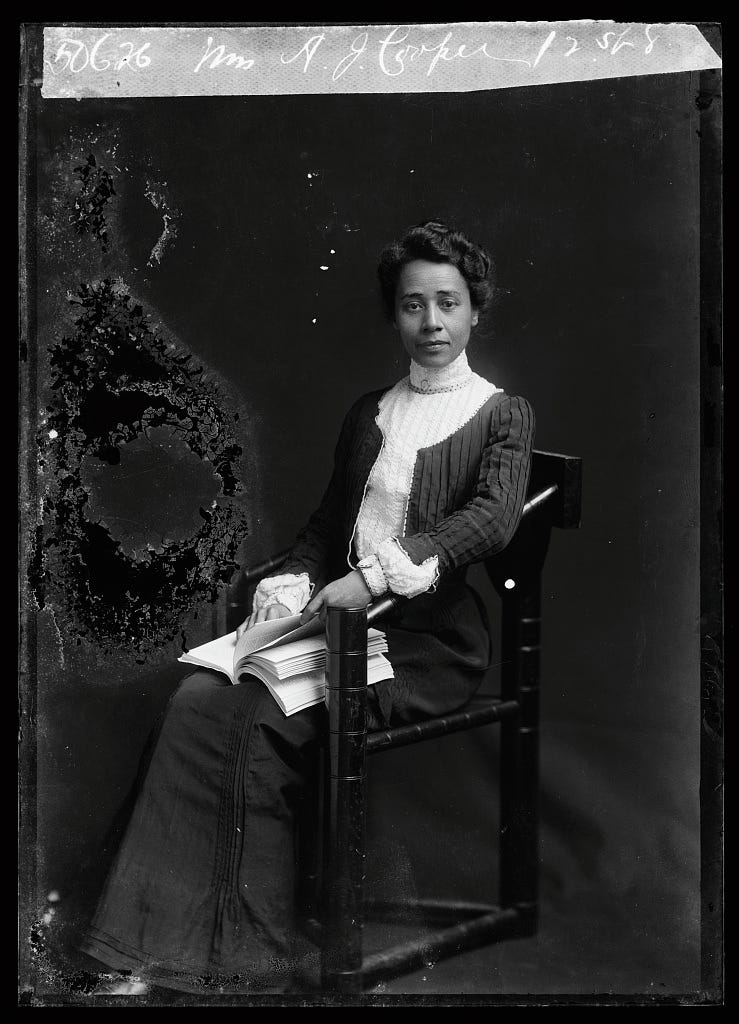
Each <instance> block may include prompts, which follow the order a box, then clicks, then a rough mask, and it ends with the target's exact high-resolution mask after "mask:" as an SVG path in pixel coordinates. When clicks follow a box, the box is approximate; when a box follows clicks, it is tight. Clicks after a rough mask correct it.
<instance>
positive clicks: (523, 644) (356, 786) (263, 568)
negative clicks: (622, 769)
mask: <svg viewBox="0 0 739 1024" xmlns="http://www.w3.org/2000/svg"><path fill="white" fill-rule="evenodd" d="M580 504H581V461H580V459H579V458H575V457H572V456H568V455H556V454H552V453H549V452H540V451H536V452H534V455H533V460H532V470H531V479H530V483H529V491H528V496H527V502H526V505H525V507H524V512H523V517H522V519H521V522H520V524H519V527H518V529H517V531H516V534H515V536H514V538H513V540H512V541H511V543H510V544H509V545H508V547H507V548H505V550H504V551H503V552H501V554H499V555H497V556H495V557H494V558H491V559H489V560H488V561H487V562H486V563H485V568H486V570H487V573H488V575H489V577H490V579H491V581H492V584H493V586H494V587H495V589H496V591H497V592H498V594H499V595H500V597H501V601H502V620H501V633H502V637H501V646H500V651H501V659H502V666H501V692H500V694H499V695H496V696H480V697H475V698H473V699H472V700H471V701H470V702H469V703H468V704H467V705H465V707H464V708H462V709H461V710H460V711H456V712H454V713H453V714H449V715H445V716H443V717H439V718H432V719H429V720H427V721H423V722H420V723H418V724H414V725H404V726H401V727H399V728H395V729H389V730H387V731H384V732H371V733H368V732H367V724H366V702H367V687H366V683H367V662H366V659H367V626H368V625H369V624H371V623H373V622H376V621H377V620H378V619H381V617H382V616H383V615H385V614H387V612H388V611H389V610H391V609H392V608H393V607H396V606H397V605H398V604H399V602H400V601H402V600H403V599H401V598H397V597H383V598H380V599H378V600H376V601H375V602H374V603H373V604H372V605H370V607H369V608H368V609H367V608H335V607H333V608H329V609H328V614H327V623H326V636H327V650H328V655H327V667H326V682H327V691H328V701H327V705H328V711H327V717H328V734H327V743H326V744H325V747H324V752H323V756H324V764H323V770H324V785H323V786H322V787H317V789H316V801H317V802H316V803H315V804H311V806H310V807H307V808H306V811H307V816H308V819H309V820H310V821H311V822H312V828H311V830H310V831H311V834H314V833H315V832H316V830H315V822H316V821H319V820H323V824H324V828H323V835H322V836H320V837H315V836H314V838H317V839H320V840H321V841H320V842H313V843H309V844H308V855H307V857H306V858H305V861H306V863H305V864H304V874H303V878H302V885H301V893H300V897H301V902H302V905H303V907H304V910H305V912H306V926H307V927H308V929H309V930H310V931H311V933H312V934H313V936H314V938H315V939H316V941H317V942H318V943H319V944H320V947H321V951H322V952H321V982H322V988H324V989H325V990H328V991H334V992H344V993H357V992H361V991H362V990H363V989H365V988H367V987H370V986H372V985H374V984H376V983H377V982H378V981H379V980H381V979H382V978H387V977H393V976H396V975H399V974H403V973H406V972H408V971H411V970H414V969H416V968H419V967H421V966H423V964H424V963H426V962H427V961H428V960H429V959H430V958H431V959H434V960H440V959H442V958H444V957H448V956H452V955H454V954H455V953H458V952H460V951H462V950H463V949H469V948H473V947H475V946H481V945H486V944H488V943H491V942H495V941H498V940H500V939H505V938H514V937H524V936H530V935H533V934H535V932H536V930H537V925H538V814H537V811H538V806H537V805H538V799H537V798H538V776H539V675H540V671H539V652H540V638H541V575H542V569H543V566H544V560H545V558H546V553H547V548H548V545H549V537H550V533H551V530H552V527H558V528H560V529H576V528H577V527H578V526H579V524H580ZM286 555H287V552H286V551H285V552H280V554H278V555H276V556H275V557H273V558H270V559H267V560H266V561H264V562H262V563H260V564H259V565H257V566H254V567H253V568H252V569H250V570H247V571H246V574H245V578H246V581H247V582H248V583H249V584H255V583H256V582H257V581H258V580H259V579H261V578H262V577H264V576H266V575H269V574H270V573H272V572H274V571H276V570H277V569H279V567H280V565H281V564H282V562H283V561H284V560H285V557H286ZM491 722H498V723H500V726H501V745H500V848H499V856H500V874H499V904H498V905H486V904H477V903H458V902H453V901H442V900H421V901H418V902H416V903H415V904H414V905H413V908H412V909H413V911H414V912H415V913H417V914H420V915H422V917H423V919H424V921H425V922H426V924H427V925H428V926H429V927H430V928H432V929H435V930H430V931H429V932H428V933H427V934H425V935H424V936H423V937H422V938H420V939H417V940H413V941H411V942H405V943H402V944H400V945H398V946H395V947H392V948H389V949H385V950H383V951H381V952H379V953H375V954H373V955H372V956H367V957H365V956H363V951H362V928H363V923H364V921H365V919H383V920H394V919H396V920H397V919H400V920H402V919H403V915H404V914H405V915H407V913H408V909H409V908H408V905H407V904H393V903H388V902H376V901H375V902H373V901H370V900H366V899H365V895H364V884H363V883H364V858H365V787H366V759H367V757H368V756H372V757H374V756H376V755H377V754H380V753H382V751H385V750H391V749H393V748H395V747H400V746H404V745H406V744H410V743H420V742H424V741H428V740H433V739H435V738H437V737H439V736H446V735H449V734H450V733H453V732H460V731H462V730H466V729H474V728H477V727H479V726H482V725H487V724H489V723H491ZM320 804H322V807H321V806H320Z"/></svg>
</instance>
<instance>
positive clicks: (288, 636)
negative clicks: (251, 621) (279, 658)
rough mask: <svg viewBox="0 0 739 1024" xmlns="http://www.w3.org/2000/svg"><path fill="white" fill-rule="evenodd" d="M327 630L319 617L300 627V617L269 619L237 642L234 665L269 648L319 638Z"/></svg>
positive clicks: (252, 628) (247, 632) (248, 631)
mask: <svg viewBox="0 0 739 1024" xmlns="http://www.w3.org/2000/svg"><path fill="white" fill-rule="evenodd" d="M324 629H325V627H324V625H323V623H322V622H321V621H320V619H319V618H318V616H316V617H315V618H314V619H310V621H308V622H306V623H305V625H304V626H301V625H300V616H299V615H288V616H286V617H285V618H284V619H268V620H266V621H265V622H257V624H256V625H254V626H252V627H251V629H247V630H246V632H245V633H242V634H241V636H240V637H239V639H238V641H237V642H236V650H235V652H234V664H237V663H238V662H239V661H241V660H242V659H243V658H248V656H249V655H250V654H253V653H254V652H255V651H263V650H265V649H266V648H267V647H276V646H277V645H278V644H282V643H291V642H292V641H293V640H302V639H303V638H304V637H308V636H317V635H318V634H319V633H322V632H323V630H324Z"/></svg>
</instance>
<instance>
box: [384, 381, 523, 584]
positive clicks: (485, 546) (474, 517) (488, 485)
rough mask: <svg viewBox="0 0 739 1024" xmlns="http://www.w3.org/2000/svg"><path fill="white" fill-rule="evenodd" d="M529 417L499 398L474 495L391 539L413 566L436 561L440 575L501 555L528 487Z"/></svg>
mask: <svg viewBox="0 0 739 1024" xmlns="http://www.w3.org/2000/svg"><path fill="white" fill-rule="evenodd" d="M534 426H535V424H534V412H533V409H532V408H531V406H530V405H529V403H528V402H527V401H526V399H525V398H520V397H516V396H511V395H505V396H504V397H503V398H501V400H500V401H499V402H498V403H497V404H496V407H495V409H494V411H493V413H492V417H491V426H490V435H489V439H488V441H487V444H486V446H485V448H484V451H483V455H482V460H481V462H480V472H479V477H478V482H477V487H476V489H475V494H474V496H473V497H472V498H471V500H470V501H468V502H467V504H465V505H463V506H462V507H461V508H459V509H457V510H456V511H455V512H453V513H452V514H451V515H449V516H447V517H446V518H444V519H442V520H440V521H439V522H438V523H436V525H435V526H434V527H433V528H431V529H430V530H428V531H427V532H424V533H417V534H414V535H413V536H407V537H399V538H397V542H398V544H399V545H400V546H401V547H402V549H403V550H404V551H405V552H406V554H407V555H408V557H409V558H410V559H411V561H412V562H414V563H415V564H416V565H421V564H422V563H424V562H426V561H428V560H429V559H431V558H434V556H436V557H438V560H439V562H438V568H439V574H440V576H443V575H444V573H446V572H449V571H451V570H453V569H457V568H461V567H462V566H465V565H469V564H471V563H473V562H480V561H483V560H484V559H486V558H490V557H491V556H492V555H495V554H497V553H498V552H500V551H502V550H503V548H505V546H506V545H507V544H508V543H509V541H510V540H511V538H512V537H513V534H514V533H515V531H516V528H517V526H518V523H519V520H520V518H521V512H522V510H523V506H524V502H525V501H526V491H527V488H528V482H529V474H530V469H531V452H532V449H533V443H534Z"/></svg>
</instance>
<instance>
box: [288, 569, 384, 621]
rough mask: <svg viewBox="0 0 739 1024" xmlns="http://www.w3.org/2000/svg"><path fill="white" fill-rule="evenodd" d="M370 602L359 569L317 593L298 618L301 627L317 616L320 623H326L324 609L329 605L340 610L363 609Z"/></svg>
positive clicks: (366, 587)
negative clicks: (337, 606)
mask: <svg viewBox="0 0 739 1024" xmlns="http://www.w3.org/2000/svg"><path fill="white" fill-rule="evenodd" d="M371 600H372V594H371V593H370V591H369V587H368V586H367V584H366V583H365V582H364V576H363V575H362V574H361V572H360V571H359V569H355V570H354V572H350V573H348V574H347V575H346V576H342V577H341V579H340V580H334V581H333V583H329V584H328V586H325V587H324V588H323V590H321V591H319V592H318V593H317V594H316V595H315V596H314V597H312V598H311V600H310V601H309V602H308V604H307V605H306V606H305V608H304V609H303V614H302V615H301V617H300V623H301V625H302V624H303V623H304V622H307V621H308V620H309V619H312V618H313V617H314V616H316V615H318V616H319V617H320V620H321V622H325V621H326V609H327V607H328V606H329V605H330V604H335V605H339V607H341V608H363V607H365V606H366V605H368V604H369V603H370V601H371Z"/></svg>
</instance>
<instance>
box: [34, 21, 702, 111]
mask: <svg viewBox="0 0 739 1024" xmlns="http://www.w3.org/2000/svg"><path fill="white" fill-rule="evenodd" d="M720 67H721V59H720V58H719V57H718V55H717V54H716V53H715V51H714V50H713V49H712V48H711V46H709V44H708V42H707V41H706V39H705V38H704V36H703V34H702V33H701V32H700V31H699V30H698V28H696V26H695V25H684V24H646V23H635V22H631V23H615V22H608V21H552V22H463V23H462V22H455V23H449V24H434V25H392V26H388V25H382V26H377V25H372V26H366V27H358V26H356V25H351V26H337V25H331V26H325V27H321V26H313V27H300V26H271V27H264V26H262V27H245V26H227V27H214V28H204V27H202V26H198V27H195V28H193V27H179V26H178V27H172V26H166V27H152V26H145V27H143V26H134V27H130V28H125V27H120V26H110V27H103V26H101V27H95V26H92V25H84V26H80V27H79V28H75V27H74V26H64V27H56V26H55V27H48V26H47V27H45V28H44V72H43V84H42V90H41V92H42V96H43V97H44V98H46V99H83V98H87V97H113V96H162V97H163V96H272V95H279V94H288V95H289V94H311V93H314V94H315V93H328V94H330V93H415V92H470V91H475V90H481V89H510V88H514V87H517V86H526V85H549V84H555V83H558V82H584V81H589V80H592V79H600V78H625V77H630V76H633V75H655V74H667V73H670V72H673V73H674V72H678V71H700V70H704V69H708V68H720Z"/></svg>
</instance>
